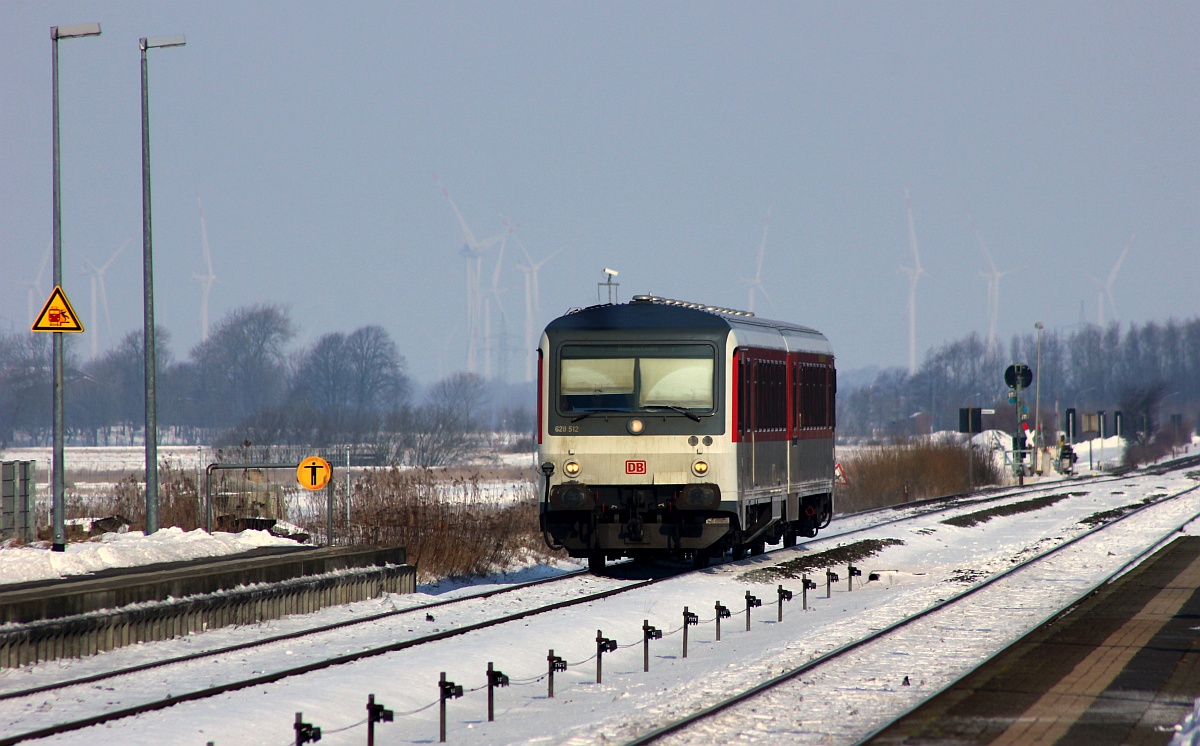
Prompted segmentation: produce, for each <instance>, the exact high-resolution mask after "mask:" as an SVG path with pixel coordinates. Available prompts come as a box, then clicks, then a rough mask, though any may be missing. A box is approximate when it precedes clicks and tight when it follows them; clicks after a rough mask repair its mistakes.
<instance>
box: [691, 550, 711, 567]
mask: <svg viewBox="0 0 1200 746" xmlns="http://www.w3.org/2000/svg"><path fill="white" fill-rule="evenodd" d="M708 559H709V557H708V550H707V549H697V550H696V551H695V552H693V553H692V567H693V568H695V569H697V570H703V569H704V568H706V567H708Z"/></svg>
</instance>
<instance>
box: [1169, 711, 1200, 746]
mask: <svg viewBox="0 0 1200 746" xmlns="http://www.w3.org/2000/svg"><path fill="white" fill-rule="evenodd" d="M1175 730H1176V732H1175V736H1174V737H1173V738H1172V739H1171V744H1170V746H1200V699H1198V700H1196V702H1195V704H1193V705H1192V711H1191V712H1189V713H1188V714H1187V717H1185V718H1184V719H1183V722H1182V723H1180V724H1179V725H1177V726H1175Z"/></svg>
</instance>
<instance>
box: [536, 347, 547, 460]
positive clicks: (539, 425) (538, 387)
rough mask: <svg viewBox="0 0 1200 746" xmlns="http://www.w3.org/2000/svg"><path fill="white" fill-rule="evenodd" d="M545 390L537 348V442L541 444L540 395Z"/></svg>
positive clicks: (539, 351)
mask: <svg viewBox="0 0 1200 746" xmlns="http://www.w3.org/2000/svg"><path fill="white" fill-rule="evenodd" d="M544 395H545V392H544V391H542V351H541V350H540V349H539V350H538V383H537V430H538V433H537V442H538V445H539V446H540V445H541V444H542V397H543V396H544Z"/></svg>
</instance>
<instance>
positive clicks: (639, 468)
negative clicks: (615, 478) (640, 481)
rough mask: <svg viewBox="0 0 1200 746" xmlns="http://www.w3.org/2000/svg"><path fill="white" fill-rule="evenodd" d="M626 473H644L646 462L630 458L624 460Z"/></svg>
mask: <svg viewBox="0 0 1200 746" xmlns="http://www.w3.org/2000/svg"><path fill="white" fill-rule="evenodd" d="M625 473H626V474H645V473H646V462H645V461H641V460H630V461H626V462H625Z"/></svg>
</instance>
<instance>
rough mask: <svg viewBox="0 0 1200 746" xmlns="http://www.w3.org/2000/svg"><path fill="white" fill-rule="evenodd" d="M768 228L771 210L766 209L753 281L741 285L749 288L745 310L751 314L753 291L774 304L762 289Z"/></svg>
mask: <svg viewBox="0 0 1200 746" xmlns="http://www.w3.org/2000/svg"><path fill="white" fill-rule="evenodd" d="M770 227H771V208H770V207H768V208H767V219H766V220H764V221H763V232H762V242H761V243H759V245H758V263H757V264H756V265H755V269H754V279H753V280H745V281H743V284H745V285H748V286H749V287H750V297H749V300H748V302H747V305H746V310H747V311H750V312H751V313H753V312H754V291H755V289H757V290H758V291H759V292H761V293H762V294H763V297H764V298H766V299H767V300H768V301H769V302H770V303H771V304H772V305H774V303H775V301H772V300H771V296H770V295H768V294H767V289H766V288H765V287H763V284H762V267H763V257H764V256H766V254H767V230H768V229H769V228H770Z"/></svg>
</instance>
